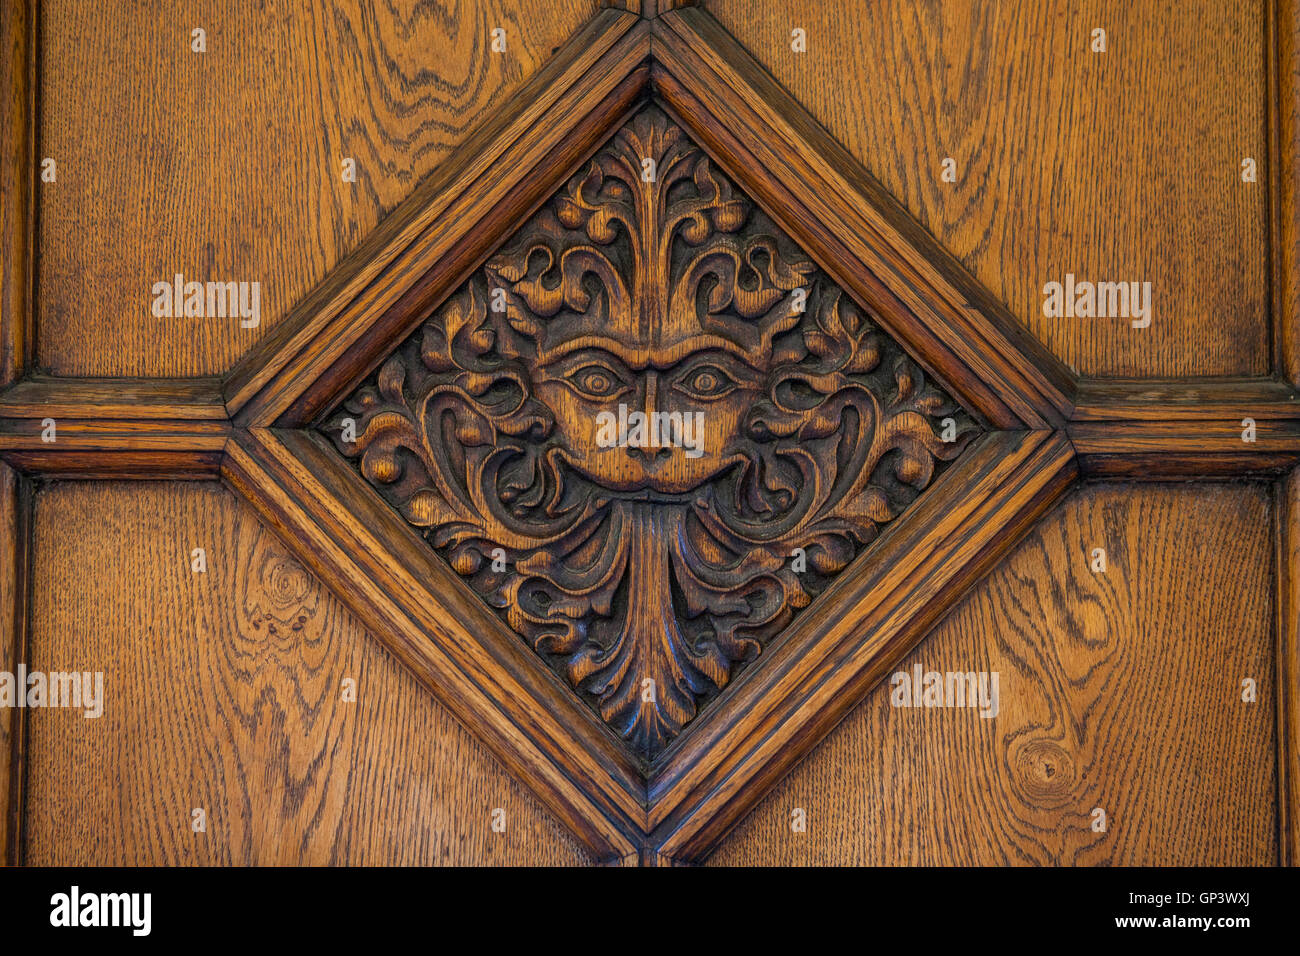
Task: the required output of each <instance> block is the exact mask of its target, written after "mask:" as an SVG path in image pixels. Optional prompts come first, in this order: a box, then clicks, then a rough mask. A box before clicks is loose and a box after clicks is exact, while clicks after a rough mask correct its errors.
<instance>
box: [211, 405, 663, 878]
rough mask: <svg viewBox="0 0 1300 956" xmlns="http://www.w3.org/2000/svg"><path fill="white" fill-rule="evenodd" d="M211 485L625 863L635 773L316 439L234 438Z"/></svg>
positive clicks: (578, 828) (588, 842)
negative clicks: (253, 511)
mask: <svg viewBox="0 0 1300 956" xmlns="http://www.w3.org/2000/svg"><path fill="white" fill-rule="evenodd" d="M222 474H223V477H224V478H225V480H226V481H227V482H228V483H229V484H230V485H231V486H232V487H234V489H235V490H236V491H238V492H239V493H240V494H241V495H243V496H244V497H245V498H246V499H247V500H249V501H250V502H251V503H252V504H253V505H254V507H256V508H257V509H258V511H259V512H261V514H262V515H263V517H264V518H265V520H266V521H267V523H268V525H269V526H270V527H272V528H273V529H274V530H275V531H276V532H277V533H278V534H279V535H280V536H281V538H283V539H284V541H285V544H286V545H287V546H289V547H290V548H291V549H292V550H293V551H294V552H295V554H297V555H298V556H299V557H300V559H301V560H302V561H303V563H304V564H305V565H306V566H307V567H309V568H310V569H311V570H312V572H313V573H315V574H316V575H317V576H319V577H320V579H321V580H322V581H323V582H324V583H325V585H326V586H327V587H329V588H330V589H331V590H332V591H333V592H334V593H335V594H336V595H337V596H338V597H339V598H340V599H341V600H343V601H344V603H346V604H347V605H348V606H349V607H350V608H351V609H352V610H353V612H354V613H355V614H356V615H357V616H358V618H359V619H360V620H361V621H362V622H363V623H364V624H365V625H366V626H367V627H368V628H369V629H370V630H371V631H372V632H374V633H375V634H376V636H378V637H380V638H382V639H383V640H384V643H385V645H386V646H387V647H388V648H389V649H390V650H391V651H393V653H394V654H395V655H396V656H397V657H398V658H399V659H400V660H401V661H402V662H403V663H404V664H405V665H406V666H407V667H408V668H409V669H410V670H411V671H412V672H413V673H414V674H415V676H416V677H417V678H419V679H420V680H421V681H422V682H423V683H424V684H425V685H426V686H428V687H429V688H430V689H432V690H433V691H434V692H435V693H436V694H437V695H438V697H439V699H440V700H442V701H443V702H444V703H445V704H446V705H447V706H448V707H450V708H451V709H452V711H453V713H455V715H456V716H457V718H458V719H459V720H460V721H461V722H462V723H463V724H464V725H465V726H466V727H468V728H469V729H470V730H471V731H472V732H474V733H475V734H476V735H477V736H478V737H479V739H480V740H482V741H483V742H484V743H485V744H486V745H487V746H488V747H489V748H490V749H491V750H492V751H493V753H495V754H496V756H497V757H498V758H499V759H500V760H501V761H502V762H503V763H504V764H505V765H506V766H507V767H509V768H510V769H511V770H512V771H513V772H515V773H516V774H517V775H519V777H520V778H521V779H522V780H524V781H525V782H527V784H528V785H529V786H531V787H532V788H533V790H534V791H535V792H536V793H537V795H538V796H539V797H540V798H541V799H542V800H543V801H544V802H545V803H546V804H547V806H548V807H549V808H550V809H551V811H552V812H553V813H555V814H556V816H557V817H558V818H559V819H560V820H561V821H563V822H564V823H565V824H566V825H567V826H568V827H569V828H570V829H571V830H572V831H573V832H574V834H575V835H576V836H577V837H578V839H579V840H581V842H582V843H583V844H584V845H585V846H586V847H588V848H589V849H590V850H591V851H592V852H593V853H594V854H595V855H596V856H597V857H598V858H599V859H601V860H606V861H608V860H617V859H621V858H623V857H625V856H628V855H629V854H635V853H636V852H637V846H638V842H637V840H636V837H637V835H638V834H639V833H640V830H641V829H642V827H643V824H642V823H641V820H642V819H643V817H644V785H643V784H642V782H641V774H640V769H639V767H637V766H636V764H635V763H634V762H632V761H631V760H630V759H629V757H628V756H627V754H626V752H625V751H624V750H623V748H622V747H621V746H619V744H618V742H617V741H616V740H615V739H614V737H613V735H612V734H611V733H610V732H609V731H608V730H607V729H606V728H605V727H604V726H603V725H602V724H601V723H600V721H599V720H597V719H596V718H595V716H594V715H593V714H592V713H591V712H590V711H589V710H588V709H586V708H585V707H583V706H582V705H581V704H580V703H579V702H578V701H577V700H576V699H575V698H574V697H573V695H572V694H571V693H570V692H569V691H568V690H567V688H565V687H563V686H562V685H561V684H560V683H559V681H558V680H557V679H556V678H555V676H554V675H553V674H551V673H550V672H549V670H547V669H546V668H545V667H544V666H543V665H542V664H541V663H540V661H538V660H537V659H536V658H535V655H533V653H532V651H531V650H529V649H528V648H527V647H524V646H523V644H522V642H520V641H519V640H518V638H516V637H514V636H513V635H511V634H510V633H509V632H508V631H507V630H506V629H505V626H504V625H503V624H502V623H501V621H500V620H499V619H498V618H497V617H496V616H495V615H493V614H492V612H491V611H490V610H489V609H488V607H487V606H486V605H484V604H483V602H482V601H481V600H479V598H478V597H477V596H476V595H474V594H473V593H472V592H470V591H469V589H468V588H467V587H466V586H465V584H464V583H463V582H462V581H461V580H460V579H459V578H458V577H457V576H456V575H455V573H454V572H452V571H451V569H450V568H449V567H448V566H447V565H446V563H445V562H444V561H443V560H442V559H441V558H440V557H438V555H436V554H434V553H433V552H432V551H431V550H430V549H429V548H428V547H427V546H426V545H425V544H424V542H423V541H421V540H420V539H419V538H418V537H417V536H416V535H415V533H414V532H413V531H412V530H411V529H410V528H409V527H408V526H407V525H406V523H405V522H404V521H402V520H401V518H400V516H398V515H397V514H396V513H394V512H393V511H392V509H391V508H389V507H388V505H387V504H386V503H385V502H383V501H382V500H381V499H379V498H378V496H377V495H375V494H374V493H373V492H372V491H370V490H369V489H368V488H367V487H366V486H365V484H364V483H363V482H362V481H361V479H360V478H358V477H357V476H356V475H354V474H353V473H352V472H351V470H350V469H349V468H348V467H347V465H346V464H345V463H344V462H342V461H340V460H339V458H338V456H337V455H336V454H334V453H333V452H332V451H330V450H329V449H328V448H327V447H326V445H325V441H324V439H322V438H320V437H319V436H313V435H311V434H310V433H308V432H303V431H296V430H289V431H281V432H271V431H269V430H265V429H255V430H251V431H247V432H242V433H240V434H239V435H238V436H237V437H236V438H235V439H234V440H232V441H231V443H230V446H229V454H228V457H227V459H226V463H225V466H224V468H223V472H222Z"/></svg>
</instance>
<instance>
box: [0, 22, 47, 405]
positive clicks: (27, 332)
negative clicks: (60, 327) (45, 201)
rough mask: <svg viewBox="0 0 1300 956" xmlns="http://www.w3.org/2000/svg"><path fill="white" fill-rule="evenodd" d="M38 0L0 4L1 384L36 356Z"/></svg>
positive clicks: (24, 369)
mask: <svg viewBox="0 0 1300 956" xmlns="http://www.w3.org/2000/svg"><path fill="white" fill-rule="evenodd" d="M39 7H40V5H39V3H38V2H37V0H14V2H12V3H6V4H5V5H4V7H3V8H0V54H3V55H0V388H3V387H4V386H5V385H8V384H9V383H10V382H13V381H16V380H17V379H18V378H20V377H21V376H22V375H23V374H24V373H25V372H26V371H27V370H28V369H29V368H30V367H31V358H32V338H33V335H32V332H33V328H32V326H33V320H32V314H33V313H32V288H33V283H32V259H33V256H32V252H33V249H34V242H33V229H34V222H35V218H34V213H33V203H34V197H33V190H34V179H35V175H36V154H35V140H36V136H35V117H36V90H37V83H36V31H37V19H38V15H39Z"/></svg>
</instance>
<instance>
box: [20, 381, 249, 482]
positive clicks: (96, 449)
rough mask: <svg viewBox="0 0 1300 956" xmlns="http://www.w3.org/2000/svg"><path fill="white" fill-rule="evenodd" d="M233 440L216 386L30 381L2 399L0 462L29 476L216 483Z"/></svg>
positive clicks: (200, 383) (203, 383)
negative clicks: (50, 435) (50, 424)
mask: <svg viewBox="0 0 1300 956" xmlns="http://www.w3.org/2000/svg"><path fill="white" fill-rule="evenodd" d="M47 419H53V421H54V439H55V440H54V441H53V442H47V441H45V433H46V428H45V424H44V423H45V421H46V420H47ZM229 435H230V423H229V421H228V420H227V418H226V410H225V405H224V403H223V401H222V398H221V391H220V382H218V381H217V380H216V379H176V380H166V379H158V380H125V379H124V380H111V379H60V378H46V377H32V378H28V379H24V380H23V381H21V382H19V383H17V384H16V385H14V386H12V387H11V388H9V389H8V390H6V391H5V392H3V393H0V458H3V459H4V460H5V461H8V462H9V463H10V464H11V465H13V466H15V467H17V468H19V469H21V470H23V471H25V472H30V473H38V474H48V475H58V476H60V477H64V478H94V477H113V478H215V477H216V476H217V474H218V473H219V471H220V467H221V456H222V452H223V451H224V449H225V445H226V440H227V438H228V437H229Z"/></svg>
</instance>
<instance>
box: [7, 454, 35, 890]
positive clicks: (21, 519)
mask: <svg viewBox="0 0 1300 956" xmlns="http://www.w3.org/2000/svg"><path fill="white" fill-rule="evenodd" d="M31 501H32V486H31V482H30V481H28V480H26V479H24V478H22V477H20V476H19V475H18V473H17V472H15V471H14V470H13V469H12V468H9V467H8V466H7V465H4V464H2V463H0V672H4V673H9V674H12V673H14V670H15V668H16V667H17V665H18V662H19V661H21V660H23V659H24V658H25V657H26V654H27V617H28V615H27V607H28V600H29V598H30V585H31V577H30V575H29V574H28V570H29V567H30V565H29V563H28V562H29V556H30V554H31ZM26 713H27V712H26V711H24V710H20V709H15V708H13V707H0V865H12V864H13V863H16V862H17V861H18V859H19V858H20V852H21V851H20V849H19V845H18V844H19V840H20V838H21V811H20V804H21V802H22V782H21V778H22V765H23V757H24V753H23V747H22V742H23V718H24V717H25V716H26Z"/></svg>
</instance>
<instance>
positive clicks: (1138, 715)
mask: <svg viewBox="0 0 1300 956" xmlns="http://www.w3.org/2000/svg"><path fill="white" fill-rule="evenodd" d="M1271 518H1272V515H1271V508H1270V495H1269V492H1268V489H1267V487H1266V486H1264V485H1260V484H1239V485H1211V484H1201V485H1142V486H1119V485H1086V486H1081V489H1080V490H1079V491H1078V492H1077V493H1076V494H1075V495H1073V496H1072V497H1071V498H1070V499H1068V500H1067V501H1066V502H1065V503H1063V504H1062V505H1061V506H1060V507H1059V508H1058V509H1057V510H1056V511H1055V512H1054V513H1053V514H1051V515H1050V516H1049V517H1048V518H1047V519H1046V520H1045V521H1044V522H1043V523H1042V524H1041V525H1040V526H1039V527H1038V528H1037V529H1036V530H1035V531H1034V532H1032V533H1031V534H1030V535H1029V536H1028V537H1027V538H1026V540H1025V541H1024V542H1023V543H1022V544H1021V545H1020V546H1019V547H1018V548H1017V549H1016V550H1015V551H1014V552H1013V554H1012V556H1011V557H1010V558H1009V559H1008V560H1007V561H1006V562H1005V563H1004V564H1002V565H1001V566H1000V567H999V568H998V569H997V570H995V571H994V572H993V573H992V574H991V575H990V576H989V577H988V579H987V580H986V581H985V582H984V583H983V584H981V585H980V586H979V587H978V588H977V589H976V590H975V591H974V592H972V594H971V595H970V596H969V597H968V598H967V600H966V601H965V602H964V603H963V604H961V605H960V606H959V607H958V608H957V609H956V610H955V611H954V612H953V613H952V615H951V616H950V617H949V618H947V619H946V620H945V621H944V622H943V623H942V624H940V625H939V626H938V627H937V628H936V629H935V631H934V633H932V634H931V635H930V637H929V638H927V640H926V641H925V642H924V643H922V644H921V645H920V646H919V647H918V648H917V649H916V650H915V651H914V652H913V653H912V655H910V657H909V658H908V660H907V661H906V662H904V665H903V666H902V667H901V668H900V669H905V668H910V667H911V666H912V665H913V664H914V663H920V664H922V665H923V666H924V667H925V669H927V670H931V669H933V670H939V671H948V670H954V671H956V670H961V671H968V670H977V671H978V670H988V671H994V670H996V671H998V672H999V673H1000V698H1001V700H1000V706H1001V709H1000V712H999V714H998V716H997V717H996V718H994V719H991V720H983V719H980V718H979V717H978V716H976V715H975V714H974V713H971V712H970V711H964V710H942V709H932V710H925V709H921V710H911V709H901V708H900V709H895V708H892V707H891V706H890V704H889V692H890V690H891V687H890V686H889V685H888V684H887V683H886V684H884V685H881V686H880V687H877V688H876V690H875V691H873V692H872V695H871V697H869V698H868V700H867V701H866V702H865V703H864V704H863V705H862V706H861V707H859V708H858V710H857V711H856V712H855V713H854V714H853V715H852V717H851V718H850V719H848V720H846V721H845V722H844V724H843V725H841V727H840V728H839V729H838V730H837V731H836V732H835V733H834V734H833V735H832V736H831V737H830V738H829V739H828V740H827V742H826V744H825V745H823V747H822V748H821V749H820V750H818V751H817V752H816V753H815V754H814V755H813V756H812V757H811V758H810V759H809V760H808V761H806V762H805V763H804V764H803V765H802V766H800V767H799V768H798V769H796V770H795V771H794V772H793V773H792V774H791V775H790V776H789V777H788V778H786V779H785V780H784V781H782V783H781V784H780V785H779V786H778V787H776V789H775V790H774V791H773V793H772V795H771V796H769V797H768V798H767V799H766V800H765V801H764V802H763V804H762V805H761V806H760V807H759V809H758V810H756V811H755V812H754V813H753V814H752V815H751V817H750V818H749V819H747V820H746V821H745V822H744V823H743V824H742V825H741V826H740V827H738V828H737V830H736V832H735V833H734V834H733V835H732V836H731V837H730V838H729V839H728V840H727V841H726V842H724V843H723V845H722V846H721V847H720V849H719V850H718V851H717V853H716V854H715V855H714V857H713V858H712V862H714V863H718V864H723V865H745V864H755V863H762V864H773V863H782V864H866V863H880V864H942V865H949V864H965V865H972V864H985V865H1004V864H1013V865H1015V864H1066V865H1076V864H1078V865H1094V864H1096V865H1127V864H1160V865H1165V864H1170V865H1173V864H1195V865H1215V864H1228V863H1233V864H1246V865H1261V864H1272V863H1274V862H1276V860H1277V850H1278V844H1277V833H1276V796H1277V795H1276V790H1275V773H1276V762H1275V754H1274V740H1275V736H1274V702H1275V698H1274V693H1273V690H1272V688H1273V680H1274V676H1275V674H1274V662H1273V654H1274V648H1273V639H1272V635H1273V614H1274V603H1273V594H1274V587H1273V584H1272V580H1271V574H1270V568H1271V566H1272V559H1271V551H1272V547H1273V543H1272V532H1271V527H1270V525H1271ZM1093 547H1104V548H1106V549H1107V556H1108V570H1107V572H1106V573H1105V574H1104V575H1103V574H1094V573H1093V572H1092V571H1090V570H1089V563H1088V562H1089V555H1090V552H1091V549H1092V548H1093ZM1247 676H1249V677H1254V678H1255V679H1256V680H1257V681H1258V687H1259V700H1258V702H1257V703H1254V704H1247V703H1243V702H1242V701H1241V698H1240V691H1241V683H1240V682H1241V679H1242V678H1243V677H1247ZM1099 806H1100V807H1102V808H1104V809H1105V810H1106V812H1107V815H1108V828H1107V831H1106V832H1105V833H1094V832H1093V831H1092V830H1091V828H1090V826H1089V824H1090V821H1091V813H1092V810H1093V808H1094V807H1099ZM794 807H802V808H804V809H805V810H806V811H807V813H808V821H809V828H808V832H807V833H806V834H802V835H796V834H794V833H792V832H791V831H790V827H789V820H790V813H791V810H792V808H794Z"/></svg>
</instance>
